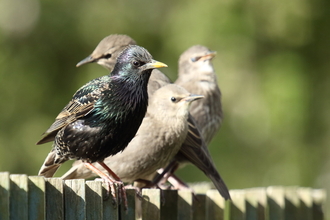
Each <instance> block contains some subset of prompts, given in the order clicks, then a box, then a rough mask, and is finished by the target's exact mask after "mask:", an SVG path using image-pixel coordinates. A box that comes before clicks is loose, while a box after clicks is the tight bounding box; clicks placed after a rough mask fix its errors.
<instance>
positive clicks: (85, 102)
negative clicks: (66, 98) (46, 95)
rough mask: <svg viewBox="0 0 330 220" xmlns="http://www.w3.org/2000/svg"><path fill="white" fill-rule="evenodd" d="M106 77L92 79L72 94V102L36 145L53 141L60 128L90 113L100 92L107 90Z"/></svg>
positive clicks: (107, 82)
mask: <svg viewBox="0 0 330 220" xmlns="http://www.w3.org/2000/svg"><path fill="white" fill-rule="evenodd" d="M106 77H108V76H103V77H100V78H97V79H94V80H92V81H91V82H89V83H87V84H86V85H84V86H83V87H81V88H80V89H79V90H78V91H77V92H76V93H75V94H74V96H73V98H72V100H71V101H70V102H69V103H68V104H67V105H66V106H65V107H64V108H63V110H62V111H61V112H60V113H59V114H58V116H57V117H56V119H55V122H54V123H53V124H52V125H51V126H50V127H49V128H48V130H47V131H46V132H45V133H44V137H43V138H42V139H41V140H40V141H38V142H37V144H43V143H47V142H49V141H53V140H54V138H55V136H56V134H57V132H58V131H59V130H60V129H61V128H63V127H65V126H67V125H68V124H70V123H72V122H74V121H76V120H77V119H79V118H81V117H84V116H86V115H87V114H88V113H89V112H91V111H92V110H93V108H94V104H95V102H96V101H97V100H98V99H99V98H100V97H101V95H102V91H104V90H106V89H108V88H109V81H107V79H106Z"/></svg>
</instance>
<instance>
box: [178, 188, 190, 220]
mask: <svg viewBox="0 0 330 220" xmlns="http://www.w3.org/2000/svg"><path fill="white" fill-rule="evenodd" d="M178 195H179V197H178V219H180V220H190V219H192V205H193V194H192V193H191V191H190V190H179V191H178Z"/></svg>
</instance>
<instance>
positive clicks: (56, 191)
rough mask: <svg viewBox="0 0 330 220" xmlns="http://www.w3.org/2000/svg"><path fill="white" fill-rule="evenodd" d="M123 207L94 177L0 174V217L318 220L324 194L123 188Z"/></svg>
mask: <svg viewBox="0 0 330 220" xmlns="http://www.w3.org/2000/svg"><path fill="white" fill-rule="evenodd" d="M126 192H127V199H128V209H127V210H124V209H123V207H122V206H117V207H116V206H114V205H113V204H112V200H111V199H109V200H104V196H105V195H106V189H105V188H104V187H103V186H102V182H100V181H85V180H66V181H63V180H61V179H59V178H49V179H45V178H43V177H39V176H27V175H17V174H11V175H10V174H9V173H8V172H0V220H9V219H13V220H16V219H17V220H25V219H26V220H34V219H35V220H40V219H47V220H53V219H77V220H80V219H93V220H96V219H113V220H116V219H143V220H145V219H148V220H149V219H150V220H158V219H161V220H172V219H178V220H221V219H225V220H229V219H235V220H252V219H253V220H254V219H257V220H288V219H290V220H295V219H299V220H323V219H325V217H324V210H323V206H324V203H325V200H326V192H325V190H323V189H312V188H305V187H296V186H292V187H283V186H269V187H263V188H261V187H260V188H250V189H242V190H231V191H230V194H231V197H232V201H224V200H223V199H222V197H221V196H220V195H219V193H218V192H217V191H216V190H214V189H210V190H207V191H206V193H202V194H196V198H194V197H193V195H192V194H191V193H190V192H189V191H176V190H163V191H160V190H159V189H143V190H142V196H143V198H142V199H138V198H136V193H135V190H134V189H127V191H126Z"/></svg>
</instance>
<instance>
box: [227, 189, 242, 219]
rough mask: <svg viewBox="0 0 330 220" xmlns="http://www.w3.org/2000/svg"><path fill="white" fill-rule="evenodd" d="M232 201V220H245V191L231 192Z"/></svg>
mask: <svg viewBox="0 0 330 220" xmlns="http://www.w3.org/2000/svg"><path fill="white" fill-rule="evenodd" d="M230 196H231V199H232V201H231V202H230V218H229V219H232V220H244V219H245V191H244V190H238V189H237V190H230Z"/></svg>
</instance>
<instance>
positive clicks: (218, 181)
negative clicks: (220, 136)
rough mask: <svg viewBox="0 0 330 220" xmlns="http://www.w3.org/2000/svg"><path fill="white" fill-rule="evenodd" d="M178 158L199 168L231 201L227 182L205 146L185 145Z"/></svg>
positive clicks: (224, 196) (222, 194) (225, 197)
mask: <svg viewBox="0 0 330 220" xmlns="http://www.w3.org/2000/svg"><path fill="white" fill-rule="evenodd" d="M177 157H178V158H183V157H184V158H185V160H188V161H189V162H191V163H192V164H194V165H195V166H196V167H198V168H199V169H200V170H201V171H203V172H204V173H205V175H206V176H207V177H209V178H210V179H211V180H212V182H213V184H214V186H215V187H216V188H217V190H218V191H219V193H220V194H221V196H222V197H223V198H224V199H226V200H227V199H231V198H230V194H229V190H228V188H227V186H226V184H225V182H224V181H223V179H222V178H221V176H220V174H219V172H218V171H217V169H216V167H215V165H214V163H213V161H212V157H211V155H210V153H209V151H208V149H207V147H206V146H205V145H203V146H202V147H192V146H190V145H185V144H183V145H182V146H181V149H180V151H179V154H178V155H177ZM180 160H182V159H180ZM180 160H179V161H180Z"/></svg>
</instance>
